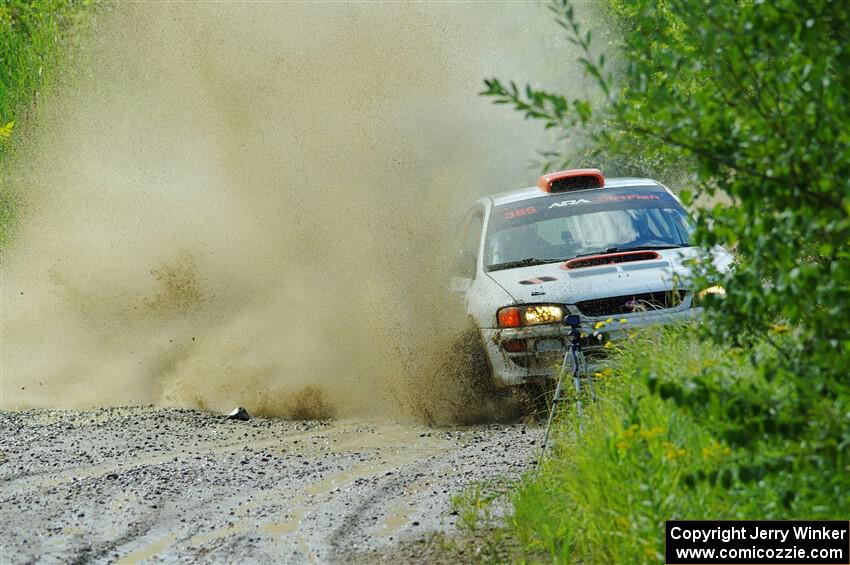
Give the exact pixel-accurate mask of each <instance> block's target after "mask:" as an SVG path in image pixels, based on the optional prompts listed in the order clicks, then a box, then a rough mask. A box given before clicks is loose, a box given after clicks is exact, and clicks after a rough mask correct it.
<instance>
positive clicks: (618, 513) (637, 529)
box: [457, 326, 850, 563]
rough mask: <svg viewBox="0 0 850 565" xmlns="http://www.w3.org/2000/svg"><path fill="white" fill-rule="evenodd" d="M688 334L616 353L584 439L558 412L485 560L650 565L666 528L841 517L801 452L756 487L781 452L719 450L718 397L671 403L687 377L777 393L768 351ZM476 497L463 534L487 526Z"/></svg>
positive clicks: (462, 502) (839, 505) (723, 445)
mask: <svg viewBox="0 0 850 565" xmlns="http://www.w3.org/2000/svg"><path fill="white" fill-rule="evenodd" d="M695 334H696V331H695V329H694V328H692V327H689V326H688V327H679V328H668V329H656V330H650V331H647V332H644V333H642V334H640V335H636V336H634V337H633V338H632V339H631V340H630V341H629V342H627V343H625V344H622V345H621V346H619V347H618V348H617V349H616V351H615V352H614V353H613V355H612V356H613V359H612V364H611V369H612V370H609V371H605V376H604V377H603V378H602V379H600V381H599V384H600V387H599V388H600V389H601V391H600V398H599V400H598V402H596V403H595V404H594V405H593V406H592V407H591V408H590V410H589V413H587V414H586V416H585V421H584V431H583V433H582V434H578V433H577V425H576V424H577V422H576V420H575V413H574V412H573V410H572V408H571V407H567V408H566V409H565V411H564V412H563V413H562V414H561V416H560V421H559V423H558V426H557V429H556V433H555V438H554V447H553V449H552V452H551V453H550V456H549V457H548V459H547V460H546V461H545V463H544V465H543V466H542V467H541V469H540V470H539V471H535V472H532V473H529V474H528V475H527V476H526V477H525V478H524V479H523V480H522V481H521V482H520V483H519V484H518V485H516V486H515V488H514V489H513V490H512V491H510V492H509V493H508V494H507V495H506V501H507V502H508V503H509V505H510V506H511V507H512V512H511V513H510V515H509V516H508V517H507V518H506V519H504V520H502V522H501V524H500V525H498V527H497V528H496V529H495V530H491V531H490V533H489V534H488V535H489V536H490V538H491V539H492V540H496V541H499V542H500V543H501V546H502V547H501V548H499V547H496V548H494V549H492V550H491V551H489V552H488V553H487V554H486V556H487V558H488V559H491V560H497V561H502V560H506V559H510V560H513V561H520V562H554V563H576V562H583V563H641V562H645V563H657V562H659V561H662V560H663V557H664V522H665V521H666V520H675V519H689V520H700V519H712V520H718V519H780V518H781V519H790V518H799V519H814V518H822V517H826V516H832V517H833V519H837V518H838V517H840V516H845V515H846V514H847V511H848V509H850V500H848V497H847V496H846V494H845V495H844V496H838V497H835V496H831V495H830V494H829V493H828V492H826V493H825V494H824V493H819V492H817V489H814V490H813V489H812V488H811V487H810V485H811V483H812V480H813V477H811V475H812V469H810V468H808V467H806V466H805V465H802V464H801V463H800V462H801V461H804V460H805V457H803V456H801V455H800V454H794V453H789V454H788V457H787V459H788V460H793V462H794V464H793V465H791V466H790V467H789V468H788V469H787V470H784V471H782V472H776V473H773V474H770V473H767V474H765V476H763V477H759V478H758V480H754V479H753V477H751V476H749V475H748V474H749V470H750V469H752V468H753V464H754V462H757V461H759V460H762V459H765V458H767V457H768V456H775V455H776V452H777V451H781V450H782V449H784V447H783V444H780V443H776V442H773V441H772V440H770V436H769V435H760V432H759V431H758V430H757V429H753V430H752V434H753V436H754V437H757V438H764V439H763V441H760V442H759V441H756V442H750V443H749V444H741V443H735V442H732V443H730V442H727V441H726V434H727V432H728V430H727V429H726V428H724V426H723V423H722V419H723V414H724V413H725V412H724V410H727V409H728V408H729V407H728V406H727V405H726V404H725V401H720V400H718V399H711V398H709V399H706V400H705V401H704V402H702V405H703V408H701V409H699V410H694V409H692V404H693V403H689V402H686V401H683V400H682V399H681V398H679V397H678V396H679V394H680V390H682V389H684V390H688V389H689V388H690V387H691V383H692V382H697V381H700V382H709V383H711V384H712V386H715V387H717V388H718V390H720V389H724V390H732V391H738V390H748V391H753V393H754V394H756V395H757V396H759V397H764V396H770V395H772V394H781V393H782V391H781V390H775V389H776V387H778V386H780V385H778V384H776V383H772V382H769V381H766V380H765V379H764V378H763V377H762V376H761V375H760V372H759V371H758V370H757V368H756V365H755V364H754V362H753V360H754V359H756V360H757V359H760V358H763V356H766V355H771V354H773V350H772V349H771V348H770V347H768V346H767V345H764V344H761V345H756V346H755V348H754V349H753V348H750V349H740V348H735V347H732V346H718V345H716V344H712V343H710V342H707V341H701V340H700V339H699V338H698V337H697V336H696V335H695ZM673 384H677V385H680V386H681V387H682V388H681V389H680V388H678V387H676V386H671V385H673ZM742 397H743V395H742ZM718 398H722V396H718ZM707 414H708V415H707ZM730 437H731V436H730ZM814 480H815V481H817V478H816V477H814ZM848 486H850V485H847V484H846V481H844V483H842V485H840V488H841V489H844V490H843V492H845V493H846V492H847V488H848ZM789 492H793V493H794V497H793V498H789V496H788V493H789ZM475 494H476V493H475V492H474V491H472V490H470V491H469V492H468V493H467V495H466V497H465V498H464V499H459V500H458V501H457V507H458V512H459V514H460V516H461V517H462V523H464V524H465V525H466V526H467V528H468V529H470V530H474V529H475V528H476V527H480V525H479V523H487V520H486V518H487V517H488V512H489V511H488V510H487V509H486V508H487V502H488V501H487V500H486V499H482V498H481V497H480V496H478V497H476V496H475ZM475 515H477V516H480V517H482V518H485V519H484V520H478V519H477V518H476V517H475ZM491 527H492V526H491ZM495 545H499V544H495Z"/></svg>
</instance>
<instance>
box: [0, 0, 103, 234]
mask: <svg viewBox="0 0 850 565" xmlns="http://www.w3.org/2000/svg"><path fill="white" fill-rule="evenodd" d="M88 5H89V2H88V1H85V0H3V1H2V2H0V246H2V244H3V243H5V241H6V239H7V237H8V233H9V226H10V225H11V223H12V221H13V220H14V217H15V198H14V197H13V196H12V195H11V194H10V192H9V190H8V185H7V183H6V182H5V179H4V177H3V176H4V174H5V167H4V163H5V161H6V159H8V158H9V154H10V153H11V151H12V149H13V148H14V143H15V139H16V137H17V136H18V135H19V132H20V130H21V125H22V124H23V123H25V122H26V121H27V119H28V118H29V117H30V116H31V115H32V113H33V110H34V108H35V107H36V105H37V104H38V101H39V100H40V98H41V97H42V96H43V94H42V93H43V92H44V90H45V89H46V88H47V87H48V85H49V84H50V80H51V78H52V76H53V74H54V70H55V67H56V66H57V62H58V61H59V60H60V57H61V54H62V49H63V46H64V43H63V41H64V40H65V39H66V36H67V33H68V31H69V30H71V29H73V27H74V25H75V23H76V22H77V21H78V19H79V18H80V17H82V16H83V14H84V9H85V7H86V6H88Z"/></svg>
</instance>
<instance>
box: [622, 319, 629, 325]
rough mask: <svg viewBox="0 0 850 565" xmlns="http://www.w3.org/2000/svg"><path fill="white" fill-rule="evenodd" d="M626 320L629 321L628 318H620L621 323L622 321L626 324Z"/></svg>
mask: <svg viewBox="0 0 850 565" xmlns="http://www.w3.org/2000/svg"><path fill="white" fill-rule="evenodd" d="M626 322H628V320H627V319H625V318H620V323H621V324H625V323H626Z"/></svg>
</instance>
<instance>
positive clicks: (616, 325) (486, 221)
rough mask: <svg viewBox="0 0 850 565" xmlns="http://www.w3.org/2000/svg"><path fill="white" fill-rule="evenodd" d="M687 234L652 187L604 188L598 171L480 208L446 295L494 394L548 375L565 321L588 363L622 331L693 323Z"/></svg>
mask: <svg viewBox="0 0 850 565" xmlns="http://www.w3.org/2000/svg"><path fill="white" fill-rule="evenodd" d="M692 229H693V228H692V224H691V221H690V219H689V217H688V214H687V212H686V211H685V209H684V208H683V206H682V203H681V202H680V201H679V199H678V198H677V197H676V196H675V195H674V194H673V193H672V192H670V191H669V190H668V189H667V188H666V187H664V186H663V185H661V184H660V183H658V182H656V181H653V180H649V179H637V178H617V179H605V178H604V177H603V175H602V173H601V172H600V171H599V170H597V169H575V170H569V171H561V172H557V173H552V174H549V175H544V176H542V177H540V179H539V181H538V186H536V187H531V188H525V189H521V190H515V191H512V192H505V193H501V194H495V195H492V196H488V197H485V198H482V199H480V200H479V201H478V202H477V203H476V204H475V206H474V207H473V209H472V210H471V211H470V212H469V214H468V215H467V217H466V219H465V222H464V237H463V243H462V246H461V249H460V255H459V261H458V264H457V266H456V272H455V277H454V278H453V281H452V289H453V290H454V291H455V292H458V293H460V294H462V295H463V297H464V302H465V304H466V313H467V316H468V318H469V319H470V321H471V322H472V323H473V324H474V325H475V327H476V328H477V329H478V332H479V333H480V337H481V342H482V344H483V346H484V348H485V350H486V357H487V359H488V360H489V365H490V369H491V373H492V376H493V377H494V378H495V381H496V384H499V385H522V384H530V383H533V382H540V381H541V379H542V378H545V377H550V376H553V375H554V366H555V363H556V362H557V361H560V360H561V359H562V358H563V352H564V349H565V347H566V346H567V344H568V341H567V337H566V336H567V334H568V331H567V330H568V328H565V326H564V325H563V322H564V320H565V319H566V317H567V316H569V315H572V314H575V315H578V316H579V319H580V320H581V329H582V332H583V334H584V336H585V337H584V338H583V339H582V341H583V344H582V345H583V350H584V352H585V355H588V356H593V355H594V354H598V353H599V352H600V350H602V348H603V347H604V344H605V342H606V341H607V340H611V339H616V338H617V337H618V334H619V335H622V333H623V332H624V331H626V329H625V328H631V327H637V326H645V325H649V324H658V323H669V322H672V321H676V320H684V319H690V318H691V317H692V316H693V315H694V312H695V308H694V306H695V304H694V300H695V294H694V292H693V291H692V289H690V288H688V287H687V283H686V281H687V279H688V274H689V269H688V267H687V266H686V265H685V263H684V262H685V261H686V260H687V259H689V258H693V257H695V256H696V255H697V253H698V249H697V248H695V247H692V246H691V245H690V243H689V239H690V235H691V232H692ZM712 255H713V261H714V262H715V264H716V265H717V267H718V268H719V269H721V270H723V269H726V268H728V267H729V265H730V264H731V262H732V256H731V255H730V254H729V253H728V252H726V251H725V250H723V249H722V248H717V249H716V250H714V251H713V254H712ZM708 290H709V291H712V290H716V289H708ZM599 322H603V323H604V324H600V323H599ZM605 322H607V323H605ZM600 326H601V327H600ZM594 333H596V334H597V335H594Z"/></svg>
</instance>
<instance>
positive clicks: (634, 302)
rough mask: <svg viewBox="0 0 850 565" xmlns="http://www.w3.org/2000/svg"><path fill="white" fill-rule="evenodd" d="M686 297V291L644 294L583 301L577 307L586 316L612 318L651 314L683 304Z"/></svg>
mask: <svg viewBox="0 0 850 565" xmlns="http://www.w3.org/2000/svg"><path fill="white" fill-rule="evenodd" d="M686 295H687V293H686V292H685V291H684V290H676V291H672V290H671V291H666V292H647V293H644V294H630V295H626V296H612V297H609V298H597V299H596V300H583V301H582V302H576V306H577V307H578V309H579V311H581V313H582V314H583V315H585V316H594V317H596V316H612V315H615V314H632V313H635V312H649V311H652V310H663V309H665V308H672V307H674V306H678V305H679V304H681V303H682V302H683V301H684V300H685V296H686Z"/></svg>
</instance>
